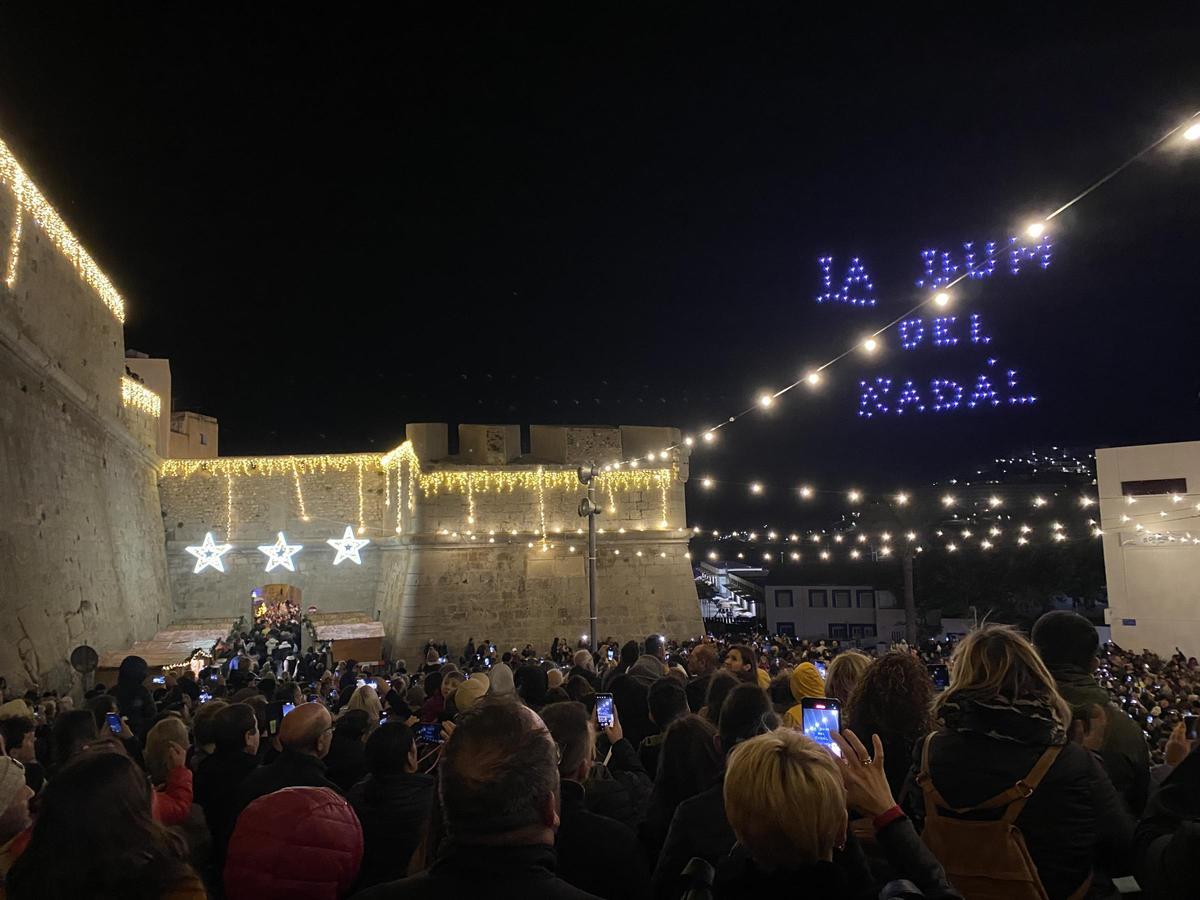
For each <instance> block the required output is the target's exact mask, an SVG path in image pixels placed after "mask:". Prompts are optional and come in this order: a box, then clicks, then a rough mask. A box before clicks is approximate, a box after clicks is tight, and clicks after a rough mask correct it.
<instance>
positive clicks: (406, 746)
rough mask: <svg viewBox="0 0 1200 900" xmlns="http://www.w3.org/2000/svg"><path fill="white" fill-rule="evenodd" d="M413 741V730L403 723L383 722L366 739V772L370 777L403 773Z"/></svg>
mask: <svg viewBox="0 0 1200 900" xmlns="http://www.w3.org/2000/svg"><path fill="white" fill-rule="evenodd" d="M414 740H415V738H414V735H413V730H412V729H411V728H409V727H408V726H407V725H405V724H404V723H403V722H384V723H383V724H382V725H380V726H379V727H378V728H376V729H375V730H374V731H373V732H372V733H371V736H370V737H369V738H367V748H366V755H367V771H369V772H370V773H371V774H372V775H399V774H401V773H403V772H405V771H406V769H407V764H408V754H409V751H410V750H411V749H412V746H413V743H414Z"/></svg>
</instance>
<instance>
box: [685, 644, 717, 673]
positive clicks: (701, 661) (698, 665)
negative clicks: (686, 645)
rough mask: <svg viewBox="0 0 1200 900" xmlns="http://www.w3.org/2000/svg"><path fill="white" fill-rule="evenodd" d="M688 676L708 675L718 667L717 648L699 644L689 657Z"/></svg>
mask: <svg viewBox="0 0 1200 900" xmlns="http://www.w3.org/2000/svg"><path fill="white" fill-rule="evenodd" d="M687 667H688V674H690V675H707V674H708V673H709V672H711V671H712V670H713V669H715V668H716V667H717V648H716V647H714V646H713V645H712V644H697V645H696V647H695V648H694V649H693V650H692V652H691V653H690V654H689V655H688V663H687Z"/></svg>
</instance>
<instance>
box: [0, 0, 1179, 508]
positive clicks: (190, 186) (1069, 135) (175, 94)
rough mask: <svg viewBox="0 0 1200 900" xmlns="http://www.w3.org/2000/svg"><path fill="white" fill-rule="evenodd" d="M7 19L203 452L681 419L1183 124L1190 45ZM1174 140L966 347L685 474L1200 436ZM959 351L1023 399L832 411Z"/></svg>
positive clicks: (94, 230) (75, 190) (1070, 38)
mask: <svg viewBox="0 0 1200 900" xmlns="http://www.w3.org/2000/svg"><path fill="white" fill-rule="evenodd" d="M750 5H751V4H741V5H736V6H739V7H740V6H750ZM20 6H21V7H23V8H24V9H25V11H24V12H21V11H14V10H12V9H9V10H6V11H5V12H4V13H3V14H0V134H2V135H3V137H4V139H5V140H6V141H7V142H8V143H9V145H10V146H11V147H12V148H13V150H14V152H15V153H16V154H17V155H18V157H19V158H20V159H21V161H22V163H23V164H24V165H25V167H26V168H27V170H28V171H29V172H30V173H31V174H32V175H33V177H34V178H35V179H36V180H37V181H38V183H39V184H40V185H41V186H42V188H43V190H44V192H45V193H46V194H47V196H48V197H49V198H50V199H51V201H52V202H54V203H55V205H56V206H57V207H58V209H59V210H60V211H61V213H62V214H63V216H64V218H65V219H66V220H67V221H68V222H69V223H71V225H72V226H73V227H74V229H75V230H76V232H77V233H78V234H79V235H80V237H81V238H82V239H83V241H84V243H85V244H86V246H88V247H89V248H90V250H91V251H92V253H93V255H94V256H95V257H96V259H97V260H98V261H99V262H100V264H101V265H102V266H103V268H104V269H105V270H106V271H107V272H108V274H109V276H110V277H111V278H112V280H113V282H114V283H115V284H116V285H117V287H118V289H119V290H121V291H122V293H123V294H124V295H125V297H126V299H127V302H128V307H129V317H128V321H127V323H126V345H127V346H128V347H131V348H136V349H138V350H142V351H145V352H147V353H149V354H151V355H153V356H167V357H169V358H170V359H171V366H172V371H173V374H174V379H175V393H176V396H175V404H176V408H178V409H195V410H199V411H203V412H205V413H208V414H212V415H215V416H217V417H218V418H219V420H220V423H221V450H222V453H223V454H227V455H231V454H242V453H252V452H267V453H281V452H325V451H329V452H334V451H361V450H383V449H386V448H389V447H391V446H393V445H395V444H396V443H398V442H399V440H400V439H401V438H402V435H403V426H404V423H405V422H406V421H448V422H451V423H456V422H521V423H529V422H535V423H560V422H565V423H587V424H593V423H600V424H673V425H679V426H681V427H684V428H685V429H687V430H694V429H696V428H698V427H700V426H704V425H711V424H714V423H715V422H717V421H719V420H720V418H722V417H724V416H727V415H729V414H730V413H734V412H738V411H740V410H742V409H744V408H745V407H746V406H748V405H750V404H751V403H752V402H753V399H754V397H755V396H756V395H757V394H758V393H759V392H760V391H761V390H762V389H763V388H778V387H780V386H782V385H783V384H785V383H787V382H788V381H791V380H793V379H794V378H796V377H797V376H798V375H799V374H800V373H802V372H804V371H805V370H806V369H807V367H808V366H809V365H811V364H813V363H819V362H824V361H825V360H827V359H829V358H831V357H833V356H836V355H837V354H838V353H840V352H841V351H842V350H843V349H845V348H846V347H847V346H848V345H849V344H850V343H852V342H853V341H854V339H855V338H856V337H857V336H859V335H860V334H862V333H863V332H866V331H869V330H873V329H874V328H876V327H878V326H879V325H881V324H883V323H884V322H887V321H890V320H891V319H892V318H894V317H895V316H896V315H898V314H899V313H900V312H902V311H903V310H904V309H906V308H907V307H908V306H910V305H912V303H913V302H914V301H915V299H916V298H917V297H918V296H919V294H920V291H919V289H918V288H916V287H915V285H914V280H915V279H916V278H917V277H918V276H919V275H920V269H921V266H920V258H919V252H920V251H921V250H922V249H923V248H925V247H933V246H936V247H944V248H956V249H957V248H959V247H961V244H962V242H963V241H966V240H974V241H976V242H979V243H982V242H983V241H985V240H989V239H999V240H1003V239H1005V238H1006V237H1007V235H1009V234H1013V233H1016V232H1017V229H1019V228H1020V226H1021V225H1022V224H1024V222H1025V221H1027V220H1028V218H1029V217H1030V216H1031V215H1032V214H1036V213H1043V214H1044V213H1045V212H1048V211H1049V210H1051V209H1053V208H1054V207H1056V206H1058V205H1059V204H1060V203H1062V202H1064V201H1065V200H1067V199H1069V198H1070V197H1071V196H1072V195H1074V194H1075V193H1077V192H1078V191H1079V190H1081V189H1082V188H1083V187H1086V186H1087V185H1088V184H1089V183H1091V182H1092V181H1094V180H1095V179H1096V178H1098V177H1099V176H1101V175H1103V174H1104V173H1106V172H1107V171H1109V170H1110V169H1112V168H1113V167H1115V166H1116V165H1118V164H1119V163H1120V162H1122V161H1123V160H1124V159H1126V158H1127V157H1129V156H1130V155H1132V154H1133V153H1135V152H1136V151H1137V150H1139V149H1141V148H1142V147H1143V146H1145V145H1146V144H1148V143H1150V142H1151V141H1153V140H1154V139H1155V138H1156V137H1158V136H1160V135H1161V134H1162V133H1164V132H1165V131H1166V130H1167V129H1169V128H1171V127H1173V126H1175V125H1177V124H1178V123H1179V122H1180V121H1182V119H1184V118H1185V117H1187V116H1189V115H1191V114H1192V113H1193V112H1195V111H1196V110H1197V109H1200V52H1197V45H1196V42H1195V34H1196V31H1195V28H1194V27H1193V26H1194V24H1195V23H1194V22H1187V21H1183V20H1181V19H1178V18H1175V19H1173V18H1171V17H1170V16H1164V15H1155V16H1149V15H1148V16H1146V17H1145V18H1146V19H1147V20H1149V23H1148V24H1145V25H1140V24H1137V23H1136V22H1134V21H1132V18H1133V17H1132V16H1131V15H1124V16H1122V17H1120V19H1119V20H1114V21H1113V22H1111V23H1107V22H1103V21H1089V22H1087V23H1085V22H1083V21H1082V20H1081V18H1080V17H1077V16H1073V15H1063V16H1061V17H1060V16H1058V15H1057V14H1055V13H1054V12H1053V11H1050V10H1049V9H1048V8H1047V7H1046V6H1045V5H1037V6H1034V5H1030V6H1029V7H1027V8H1025V9H1024V11H1023V9H1022V7H1020V6H1019V5H1017V6H1006V7H1004V8H1003V9H1000V10H997V9H995V8H991V9H990V11H989V12H988V13H987V14H986V15H984V16H979V17H977V18H952V17H942V18H935V17H933V16H932V15H928V16H923V17H922V18H920V19H918V18H917V17H915V16H914V17H906V18H897V19H893V20H888V21H884V20H877V21H872V20H870V19H868V18H866V17H865V16H860V17H858V18H857V19H854V20H850V21H835V20H833V19H831V18H829V17H828V16H825V15H822V16H820V17H816V16H814V15H813V14H812V13H811V11H805V10H802V9H801V8H800V5H798V4H797V5H794V6H793V5H790V4H787V5H785V4H771V3H761V4H753V6H754V7H755V8H754V10H747V9H743V8H734V7H735V5H733V4H731V5H729V7H727V8H720V7H703V6H696V5H695V4H691V3H670V4H667V3H663V4H652V5H651V4H643V5H639V6H636V7H633V6H631V7H628V8H625V9H620V8H616V7H612V6H603V7H597V8H594V9H593V10H592V11H591V12H590V13H585V12H583V11H581V9H580V8H579V6H578V5H577V4H565V5H558V6H554V7H549V6H548V7H546V8H544V9H541V10H540V11H537V12H533V11H528V12H513V11H506V12H504V11H496V10H491V11H479V10H472V9H471V8H469V7H465V6H453V7H452V6H450V5H448V4H420V5H418V4H410V5H406V6H404V7H399V6H398V7H396V9H401V8H402V9H403V11H404V14H403V15H399V14H396V13H395V12H392V13H389V14H387V15H384V14H383V13H382V12H380V11H379V10H376V9H373V8H368V7H355V6H351V5H343V6H339V7H336V9H333V8H331V10H330V11H329V12H328V13H327V14H325V15H322V16H311V15H308V14H298V13H296V12H295V11H294V9H293V8H286V9H285V8H284V7H282V6H281V7H278V8H277V11H276V12H274V13H267V12H262V13H253V14H251V13H242V12H238V13H228V14H225V15H218V14H216V13H214V12H213V11H212V10H210V9H196V8H189V9H188V10H187V13H188V17H187V18H183V17H178V18H171V19H166V18H163V14H162V13H161V11H160V6H158V5H149V4H147V5H144V6H141V7H133V6H128V7H125V8H123V10H122V11H121V12H114V11H109V10H96V11H91V12H89V13H86V14H73V15H72V16H70V17H67V16H62V15H58V16H53V15H51V14H50V13H45V12H42V13H36V12H31V11H30V10H33V9H34V7H36V6H38V5H37V4H21V5H20ZM810 9H811V8H810ZM1088 18H1089V19H1090V20H1094V19H1095V18H1096V17H1095V16H1092V15H1091V14H1089V16H1088ZM1191 147H1192V149H1191V152H1190V153H1186V152H1183V151H1182V150H1181V149H1180V148H1179V147H1178V146H1176V145H1172V146H1169V147H1164V148H1163V149H1162V150H1160V151H1158V152H1156V153H1154V154H1151V155H1150V156H1148V157H1147V158H1146V159H1145V160H1143V161H1142V162H1139V163H1137V164H1135V165H1133V166H1131V167H1130V168H1129V169H1127V170H1126V171H1125V172H1124V173H1122V174H1121V175H1120V176H1118V177H1117V178H1116V179H1114V180H1113V181H1112V182H1110V183H1109V184H1107V185H1105V186H1104V187H1102V188H1101V189H1100V190H1098V191H1097V192H1096V193H1095V194H1093V195H1092V196H1090V197H1088V198H1087V199H1086V200H1084V201H1083V202H1081V203H1080V204H1079V205H1077V206H1076V207H1074V208H1073V209H1072V210H1071V211H1069V212H1068V213H1066V214H1064V215H1063V216H1062V217H1060V218H1059V219H1058V220H1057V222H1056V225H1055V227H1054V228H1053V229H1052V233H1053V235H1054V243H1055V251H1054V252H1055V255H1054V258H1053V262H1052V263H1051V265H1050V267H1049V269H1048V270H1046V271H1044V272H1042V271H1037V270H1035V269H1033V268H1031V269H1030V270H1029V271H1027V272H1023V273H1022V274H1021V275H1020V276H1018V277H1016V278H1012V277H1008V276H1005V275H998V276H996V277H994V278H992V279H989V280H987V281H981V282H970V283H967V284H964V285H963V286H962V289H961V290H960V291H959V293H958V295H957V299H956V304H955V308H954V309H953V310H951V312H953V313H955V314H957V315H958V316H959V324H960V325H962V324H963V323H964V321H965V319H966V316H968V315H969V314H970V313H972V312H976V313H979V314H980V315H981V316H982V317H983V321H984V323H985V326H986V330H987V332H988V333H989V334H990V335H991V337H992V338H993V342H992V344H991V345H989V347H988V348H987V350H986V351H980V350H979V349H978V348H977V347H973V346H971V345H970V342H969V340H967V339H965V338H966V332H965V329H963V330H960V331H959V332H958V333H959V335H960V346H959V347H956V348H952V349H933V348H926V349H922V350H920V351H913V352H904V351H902V350H900V348H899V345H898V340H897V339H896V336H895V334H894V333H892V334H890V335H889V336H888V338H887V342H886V349H885V352H884V353H882V354H881V355H880V356H879V358H878V359H877V360H875V361H873V362H870V363H867V362H866V361H864V359H863V358H862V357H861V356H860V355H858V354H855V355H852V356H851V357H850V358H848V359H847V360H845V361H844V362H843V363H841V364H839V365H837V366H836V367H834V368H833V369H831V370H830V371H829V372H828V373H827V382H826V384H825V386H824V387H823V388H822V390H821V391H820V392H819V394H818V395H817V396H816V397H815V398H814V396H813V393H812V392H810V391H808V390H797V391H795V392H793V393H792V394H789V395H788V396H787V398H785V400H784V402H782V403H781V404H780V405H779V406H778V408H776V409H774V410H773V411H771V412H770V413H769V414H766V415H758V414H756V415H754V416H751V417H749V418H748V419H745V420H743V421H742V422H740V423H739V424H738V425H737V426H735V427H734V428H732V429H730V430H729V431H728V433H727V434H726V435H725V436H724V437H723V438H722V440H721V441H720V443H719V446H718V448H716V449H714V450H712V451H704V452H703V453H701V452H698V453H697V454H696V456H695V457H694V458H693V473H694V474H696V475H699V474H712V475H714V476H717V477H720V478H725V479H732V480H737V481H750V480H753V479H762V480H764V481H766V482H768V483H769V484H772V485H778V486H779V487H780V488H783V487H786V486H791V485H794V484H796V483H799V482H800V481H801V480H809V481H814V482H816V483H819V484H823V485H829V486H832V487H838V488H841V487H842V486H846V485H851V484H854V485H856V486H859V487H864V488H868V489H869V488H878V489H890V488H894V487H896V486H898V485H905V484H911V483H914V482H915V481H918V480H921V479H931V478H937V477H944V476H945V475H947V474H948V473H951V472H958V471H961V470H962V469H963V468H964V467H969V466H970V465H971V464H973V463H975V462H977V461H986V460H988V459H990V458H992V457H993V456H996V455H1007V454H1009V453H1012V452H1014V451H1019V450H1020V449H1022V448H1025V447H1028V446H1032V445H1036V444H1049V443H1059V444H1071V445H1082V446H1085V447H1096V446H1104V445H1114V444H1121V443H1132V442H1148V441H1159V440H1178V439H1192V438H1196V437H1198V436H1200V427H1198V426H1200V372H1198V365H1197V359H1198V358H1200V356H1198V354H1197V350H1196V341H1197V325H1200V315H1198V314H1197V301H1198V300H1200V290H1198V289H1197V282H1196V253H1197V247H1198V245H1200V146H1196V145H1191ZM823 254H830V255H833V256H835V257H836V260H837V262H836V267H835V272H836V273H837V274H839V275H840V273H841V271H842V269H843V268H844V265H845V261H846V260H847V258H848V257H849V256H852V255H858V256H861V257H862V258H863V259H864V261H865V263H866V265H867V267H868V270H869V271H870V273H871V274H872V276H873V278H874V281H875V285H876V294H877V296H878V297H879V305H878V306H877V307H876V308H874V309H859V308H849V307H846V306H825V305H818V304H816V303H815V302H814V297H815V295H816V294H817V293H818V290H819V274H820V273H819V269H818V266H817V258H818V256H821V255H823ZM927 327H928V323H927ZM928 338H929V335H928V334H927V343H928ZM987 356H991V357H994V358H996V359H997V360H998V362H997V367H996V370H995V374H996V376H997V377H996V378H995V379H994V380H995V381H996V382H997V383H998V384H1002V382H1003V380H1004V379H1003V371H1002V370H1003V369H1007V368H1009V367H1012V368H1016V369H1017V370H1018V371H1019V373H1020V380H1021V388H1022V389H1024V390H1026V391H1027V392H1029V393H1033V394H1036V395H1037V397H1038V403H1037V404H1036V405H1034V406H1033V407H1032V408H1029V407H1023V408H1018V409H1008V408H1004V409H1000V410H991V409H989V410H986V411H984V410H975V411H966V410H960V411H958V412H955V413H950V414H944V415H934V414H932V413H926V414H925V415H922V416H911V415H909V416H905V417H903V418H897V417H895V416H891V417H883V418H879V417H877V418H875V419H872V420H870V421H864V420H860V419H859V418H858V417H857V416H856V409H857V406H858V388H857V385H858V380H859V378H862V377H868V376H870V377H874V376H875V375H877V374H880V375H888V376H891V377H892V378H893V379H894V380H896V381H897V382H902V381H903V380H905V379H909V378H911V379H913V380H915V381H917V382H918V383H920V382H922V381H923V382H925V383H926V384H927V383H928V380H929V379H930V378H934V377H942V378H955V379H959V380H965V381H967V382H973V380H974V378H975V376H977V375H978V374H979V372H981V371H983V368H982V367H981V366H982V360H983V359H984V358H985V357H987ZM897 389H898V386H897ZM731 490H732V489H731ZM776 496H778V493H777V494H776ZM692 502H693V512H696V511H697V510H699V511H700V512H703V511H704V507H703V506H702V505H701V504H702V501H700V500H698V499H693V501H692ZM710 502H711V501H710ZM720 502H722V503H729V502H730V499H729V497H728V496H727V497H726V498H725V499H724V500H723V501H720ZM737 502H738V504H741V503H744V502H748V501H746V500H744V499H742V498H741V497H740V495H739V499H738V501H737ZM761 502H764V503H769V502H771V501H769V500H764V501H761Z"/></svg>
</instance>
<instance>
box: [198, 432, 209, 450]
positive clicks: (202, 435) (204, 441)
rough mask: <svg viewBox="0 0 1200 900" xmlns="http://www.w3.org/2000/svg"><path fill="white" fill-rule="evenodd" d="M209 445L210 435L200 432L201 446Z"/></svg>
mask: <svg viewBox="0 0 1200 900" xmlns="http://www.w3.org/2000/svg"><path fill="white" fill-rule="evenodd" d="M207 445H208V435H207V434H205V433H204V432H203V431H202V432H200V446H201V447H205V446H207Z"/></svg>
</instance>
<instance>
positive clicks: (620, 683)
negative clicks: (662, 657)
mask: <svg viewBox="0 0 1200 900" xmlns="http://www.w3.org/2000/svg"><path fill="white" fill-rule="evenodd" d="M662 670H663V666H662V663H660V662H659V661H658V659H657V658H655V657H653V656H649V657H648V656H643V657H641V658H639V659H638V660H636V661H635V662H634V664H633V666H632V667H630V669H629V671H628V672H626V673H625V674H623V675H618V676H617V677H616V678H614V679H613V680H612V681H611V682H610V683H609V686H608V689H609V691H610V692H611V693H612V695H613V702H614V703H615V704H616V706H617V708H618V709H619V710H620V711H621V725H622V727H623V728H624V733H625V737H626V739H627V740H628V741H629V743H630V744H631V745H632V746H633V748H634V751H635V752H636V750H637V748H638V747H640V746H641V744H642V741H644V740H645V739H646V738H648V737H649V736H650V735H652V734H657V733H658V728H657V727H655V725H654V723H653V722H652V721H650V703H649V696H648V695H649V690H650V685H651V684H653V683H654V682H655V681H657V680H659V679H661V678H662ZM655 673H658V674H655Z"/></svg>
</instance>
